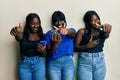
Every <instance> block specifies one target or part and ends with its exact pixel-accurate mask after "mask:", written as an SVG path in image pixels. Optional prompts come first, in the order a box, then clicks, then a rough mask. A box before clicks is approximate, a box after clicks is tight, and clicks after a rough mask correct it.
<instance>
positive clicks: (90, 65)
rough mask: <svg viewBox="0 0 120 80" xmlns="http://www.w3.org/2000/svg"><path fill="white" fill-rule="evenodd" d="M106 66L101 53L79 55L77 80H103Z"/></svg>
mask: <svg viewBox="0 0 120 80" xmlns="http://www.w3.org/2000/svg"><path fill="white" fill-rule="evenodd" d="M105 74H106V65H105V60H104V54H103V52H98V53H87V52H82V53H80V55H79V62H78V80H104V78H105Z"/></svg>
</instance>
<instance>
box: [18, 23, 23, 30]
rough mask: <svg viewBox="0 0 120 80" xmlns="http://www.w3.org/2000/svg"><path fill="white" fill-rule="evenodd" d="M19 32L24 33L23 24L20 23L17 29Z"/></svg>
mask: <svg viewBox="0 0 120 80" xmlns="http://www.w3.org/2000/svg"><path fill="white" fill-rule="evenodd" d="M17 31H18V32H21V31H22V23H19V25H18V27H17Z"/></svg>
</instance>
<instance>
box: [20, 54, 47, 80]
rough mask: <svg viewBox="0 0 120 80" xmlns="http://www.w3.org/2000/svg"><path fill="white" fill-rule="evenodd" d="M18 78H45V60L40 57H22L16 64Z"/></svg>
mask: <svg viewBox="0 0 120 80" xmlns="http://www.w3.org/2000/svg"><path fill="white" fill-rule="evenodd" d="M18 77H19V80H45V62H44V58H42V57H38V56H35V57H22V58H21V60H20V63H19V66H18Z"/></svg>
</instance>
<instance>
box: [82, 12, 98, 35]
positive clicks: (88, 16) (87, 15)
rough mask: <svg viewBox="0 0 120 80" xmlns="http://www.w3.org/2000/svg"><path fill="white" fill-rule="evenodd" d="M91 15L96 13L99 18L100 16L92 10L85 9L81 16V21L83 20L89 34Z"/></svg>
mask: <svg viewBox="0 0 120 80" xmlns="http://www.w3.org/2000/svg"><path fill="white" fill-rule="evenodd" d="M93 15H96V16H97V17H98V19H99V20H100V17H99V16H98V14H97V13H96V12H95V11H93V10H90V11H87V12H86V13H85V15H84V17H83V21H84V22H85V28H86V29H87V30H88V33H90V34H91V28H92V26H91V24H90V21H91V19H92V16H93Z"/></svg>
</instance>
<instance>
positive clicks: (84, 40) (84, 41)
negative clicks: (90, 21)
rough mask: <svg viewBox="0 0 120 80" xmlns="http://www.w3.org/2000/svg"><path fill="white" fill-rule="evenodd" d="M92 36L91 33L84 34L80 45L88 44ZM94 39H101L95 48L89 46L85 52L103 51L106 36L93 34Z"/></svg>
mask: <svg viewBox="0 0 120 80" xmlns="http://www.w3.org/2000/svg"><path fill="white" fill-rule="evenodd" d="M90 38H91V36H90V35H89V34H84V35H83V36H82V42H81V44H80V45H85V44H87V43H88V42H89V40H90ZM93 40H99V44H98V45H97V46H95V47H94V48H89V49H87V50H85V51H84V52H89V53H96V52H101V51H103V47H104V42H105V38H103V37H102V35H100V34H99V35H97V36H93Z"/></svg>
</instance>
